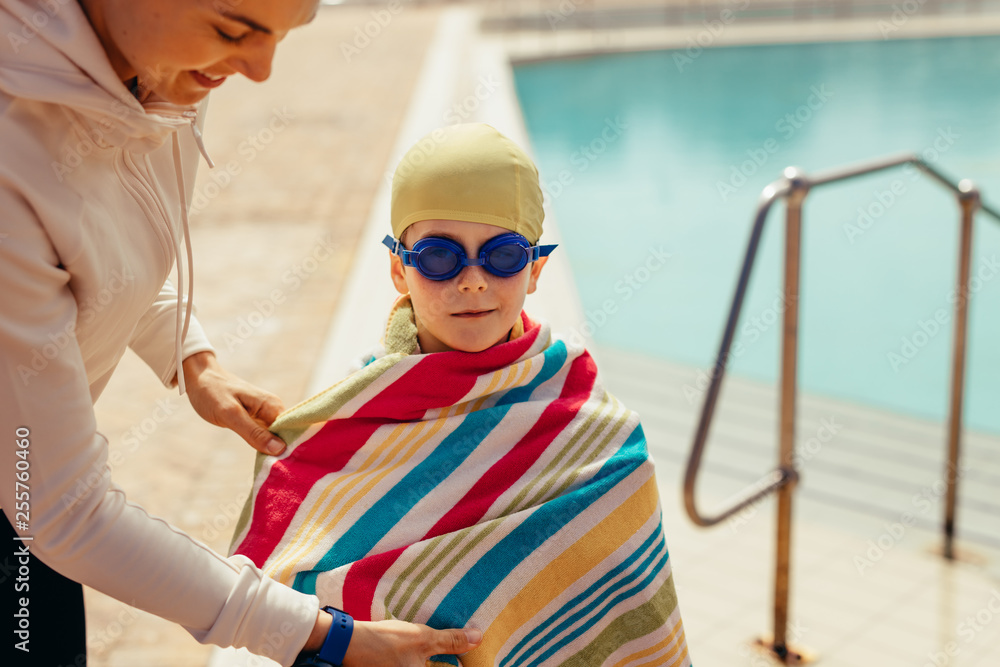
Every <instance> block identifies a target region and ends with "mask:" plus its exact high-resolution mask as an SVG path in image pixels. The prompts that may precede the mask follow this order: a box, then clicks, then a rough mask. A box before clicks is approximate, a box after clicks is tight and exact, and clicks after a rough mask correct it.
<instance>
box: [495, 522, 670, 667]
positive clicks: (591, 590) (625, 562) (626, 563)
mask: <svg viewBox="0 0 1000 667" xmlns="http://www.w3.org/2000/svg"><path fill="white" fill-rule="evenodd" d="M657 538H660V540H661V541H662V540H663V526H662V525H659V526H657V528H656V530H654V531H653V532H651V533H650V534H649V537H647V538H646V540H645V541H644V542H643V543H642V544H641V545H640V546H639V547H638V548H637V549H636V550H635V551H633V552H632V553H631V554H630V555H629V556H628V557H626V558H624V559H622V562H621V563H619V564H618V565H617V566H615V567H614V568H613V569H611V570H610V571H608V572H607V573H606V574H605V575H604V576H602V577H601V578H600V579H598V580H597V581H595V582H594V583H593V584H592V585H591V586H589V587H588V588H587V590H585V591H583V592H582V593H580V594H579V595H577V596H576V597H574V598H573V599H572V600H570V601H569V602H567V603H566V604H565V605H563V606H562V608H561V609H559V611H557V612H555V613H554V614H552V615H551V616H549V617H548V618H546V619H545V620H544V621H543V622H541V623H539V624H538V625H537V626H535V628H534V629H533V630H532V631H531V632H530V633H529V634H528V635H526V636H525V637H524V638H523V639H521V641H519V642H518V643H517V645H516V646H514V648H513V649H511V651H510V652H509V653H508V654H507V655H506V656H504V658H503V660H501V661H500V667H504V665H507V664H509V663H510V662H511V660H513V659H514V658H515V657H516V656H517V654H518V653H520V652H521V649H523V648H524V647H525V646H527V645H528V643H529V642H531V641H533V640H534V639H535V638H536V637H538V636H539V635H540V634H542V633H543V632H545V629H546V628H548V627H549V626H550V625H552V624H553V623H555V622H556V621H557V620H559V619H560V618H562V617H564V616H566V615H567V614H569V613H570V612H571V611H572V610H573V609H574V608H575V607H577V606H579V605H582V604H585V603H586V602H587V600H588V598H590V597H591V596H592V595H594V594H595V593H597V591H599V590H600V589H601V588H603V587H604V585H605V584H607V583H608V582H609V581H611V580H612V579H614V578H615V577H617V576H618V575H619V574H621V573H622V572H624V571H625V570H627V569H628V568H629V567H631V566H632V565H633V564H634V563H635V562H636V560H638V559H639V558H641V557H642V554H644V553H646V551H647V550H648V549H649V547H650V546H651V545H652V544H653V542H654V541H656V539H657ZM657 549H659V546H657ZM642 568H643V566H642V565H640V566H638V567H637V568H636V572H638V571H640V570H641V569H642ZM613 590H614V589H609V590H608V591H606V592H604V593H602V596H604V597H606V596H607V595H609V594H610V593H611V592H613ZM542 643H543V644H544V640H543V642H542ZM534 650H537V649H534ZM529 653H530V651H529Z"/></svg>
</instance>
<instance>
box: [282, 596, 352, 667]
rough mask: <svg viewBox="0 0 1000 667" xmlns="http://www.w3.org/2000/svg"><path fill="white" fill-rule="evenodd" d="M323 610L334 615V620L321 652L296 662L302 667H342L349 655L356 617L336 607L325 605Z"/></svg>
mask: <svg viewBox="0 0 1000 667" xmlns="http://www.w3.org/2000/svg"><path fill="white" fill-rule="evenodd" d="M323 611H325V612H327V613H328V614H330V615H331V616H333V622H332V623H331V624H330V629H329V630H328V631H327V633H326V639H325V640H323V646H321V647H320V649H319V652H318V653H315V654H313V655H311V656H309V657H307V658H305V659H304V660H301V661H298V662H296V663H295V664H296V665H297V666H301V667H340V666H341V665H342V664H343V662H344V656H345V655H347V647H348V645H349V644H350V643H351V635H353V634H354V619H353V618H351V615H350V614H348V613H347V612H346V611H343V610H341V609H337V608H336V607H329V606H327V607H323Z"/></svg>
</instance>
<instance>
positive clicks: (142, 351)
mask: <svg viewBox="0 0 1000 667" xmlns="http://www.w3.org/2000/svg"><path fill="white" fill-rule="evenodd" d="M176 332H177V290H176V288H174V286H173V284H172V283H171V282H170V281H169V280H168V281H167V282H166V283H165V284H164V285H163V289H161V290H160V293H159V294H158V295H157V297H156V300H155V301H154V302H153V305H152V306H150V307H149V310H147V311H146V313H145V314H144V315H143V316H142V318H141V319H140V320H139V324H138V325H137V326H136V328H135V333H134V334H133V335H132V340H131V341H129V347H131V348H132V350H133V351H134V352H135V353H136V354H137V355H139V358H141V359H142V360H143V361H145V362H146V364H147V365H148V366H149V367H150V368H152V369H153V372H154V373H156V375H157V377H159V378H160V382H162V383H163V384H164V385H166V386H167V387H173V386H176V384H177V365H176V363H175V362H174V336H175V335H176ZM205 351H212V352H214V351H215V350H214V348H213V347H212V344H211V343H209V342H208V337H207V336H206V335H205V331H204V330H203V329H202V328H201V324H200V323H199V322H198V320H197V319H196V318H195V317H194V315H193V314H192V316H191V322H190V323H189V324H188V332H187V337H186V338H185V339H184V346H183V348H182V351H181V355H182V357H183V358H182V359H181V361H183V360H184V359H187V358H188V357H190V356H191V355H192V354H197V353H198V352H205Z"/></svg>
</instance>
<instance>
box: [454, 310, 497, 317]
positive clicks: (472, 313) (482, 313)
mask: <svg viewBox="0 0 1000 667" xmlns="http://www.w3.org/2000/svg"><path fill="white" fill-rule="evenodd" d="M492 312H493V311H492V310H463V311H462V312H460V313H452V315H451V316H452V317H465V318H470V319H474V318H477V317H486V316H487V315H489V314H490V313H492Z"/></svg>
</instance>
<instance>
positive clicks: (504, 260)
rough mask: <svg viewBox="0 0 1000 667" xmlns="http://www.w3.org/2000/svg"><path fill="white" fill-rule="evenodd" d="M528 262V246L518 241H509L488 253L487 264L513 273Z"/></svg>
mask: <svg viewBox="0 0 1000 667" xmlns="http://www.w3.org/2000/svg"><path fill="white" fill-rule="evenodd" d="M527 263H528V253H527V252H526V248H525V247H524V246H522V245H519V244H517V243H507V244H505V245H502V246H500V247H499V248H494V249H493V250H491V251H490V252H489V253H487V255H486V266H487V267H493V268H494V269H497V270H498V271H503V272H504V273H507V274H510V275H513V274H515V273H518V272H519V271H521V269H523V268H524V267H525V266H526V265H527Z"/></svg>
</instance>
